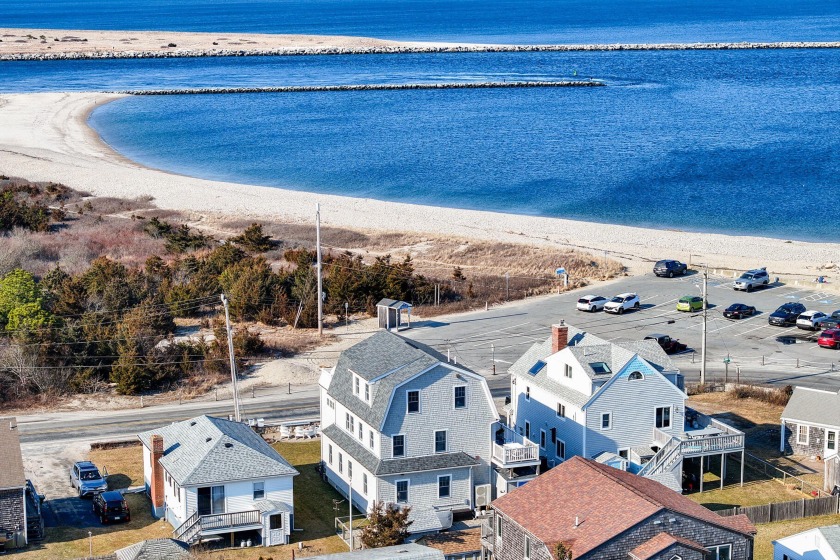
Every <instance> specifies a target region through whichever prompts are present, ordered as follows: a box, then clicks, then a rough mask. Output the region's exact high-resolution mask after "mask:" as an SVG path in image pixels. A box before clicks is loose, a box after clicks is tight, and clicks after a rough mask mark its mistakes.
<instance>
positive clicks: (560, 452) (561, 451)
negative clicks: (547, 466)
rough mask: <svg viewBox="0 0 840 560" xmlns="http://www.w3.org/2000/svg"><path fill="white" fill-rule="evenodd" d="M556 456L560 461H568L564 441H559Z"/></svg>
mask: <svg viewBox="0 0 840 560" xmlns="http://www.w3.org/2000/svg"><path fill="white" fill-rule="evenodd" d="M554 456H555V457H557V459H558V460H559V461H565V460H566V442H565V441H563V440H562V439H559V438H558V439H557V446H556V448H555V451H554Z"/></svg>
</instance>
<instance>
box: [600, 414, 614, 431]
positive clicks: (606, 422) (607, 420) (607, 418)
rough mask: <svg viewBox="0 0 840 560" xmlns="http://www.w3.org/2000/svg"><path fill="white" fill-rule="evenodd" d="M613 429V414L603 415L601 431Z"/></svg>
mask: <svg viewBox="0 0 840 560" xmlns="http://www.w3.org/2000/svg"><path fill="white" fill-rule="evenodd" d="M610 428H612V412H604V413H602V414H601V429H602V430H609V429H610Z"/></svg>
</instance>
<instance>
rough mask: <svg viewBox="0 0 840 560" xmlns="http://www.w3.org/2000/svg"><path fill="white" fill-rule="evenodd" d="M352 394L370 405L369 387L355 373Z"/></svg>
mask: <svg viewBox="0 0 840 560" xmlns="http://www.w3.org/2000/svg"><path fill="white" fill-rule="evenodd" d="M353 394H354V395H356V396H357V397H359V398H360V399H362V400H363V401H365V402H366V403H368V404H370V385H369V384H368V382H367V381H365V380H364V379H362V378H361V377H359V376H358V375H356V374H355V373H354V374H353Z"/></svg>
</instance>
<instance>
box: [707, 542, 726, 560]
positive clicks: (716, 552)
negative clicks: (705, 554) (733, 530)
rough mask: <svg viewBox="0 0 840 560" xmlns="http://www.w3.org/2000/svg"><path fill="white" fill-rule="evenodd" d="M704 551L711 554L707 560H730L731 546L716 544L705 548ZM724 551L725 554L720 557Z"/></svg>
mask: <svg viewBox="0 0 840 560" xmlns="http://www.w3.org/2000/svg"><path fill="white" fill-rule="evenodd" d="M706 550H708V551H709V552H711V553H712V554H711V555H709V560H732V545H731V544H716V545H713V546H707V547H706ZM724 550H725V551H726V552H725V553H724V554H723V555H721V552H722V551H724Z"/></svg>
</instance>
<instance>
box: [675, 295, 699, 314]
mask: <svg viewBox="0 0 840 560" xmlns="http://www.w3.org/2000/svg"><path fill="white" fill-rule="evenodd" d="M701 309H703V298H701V297H700V296H683V297H681V298H680V301H678V302H677V311H700V310H701Z"/></svg>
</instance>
